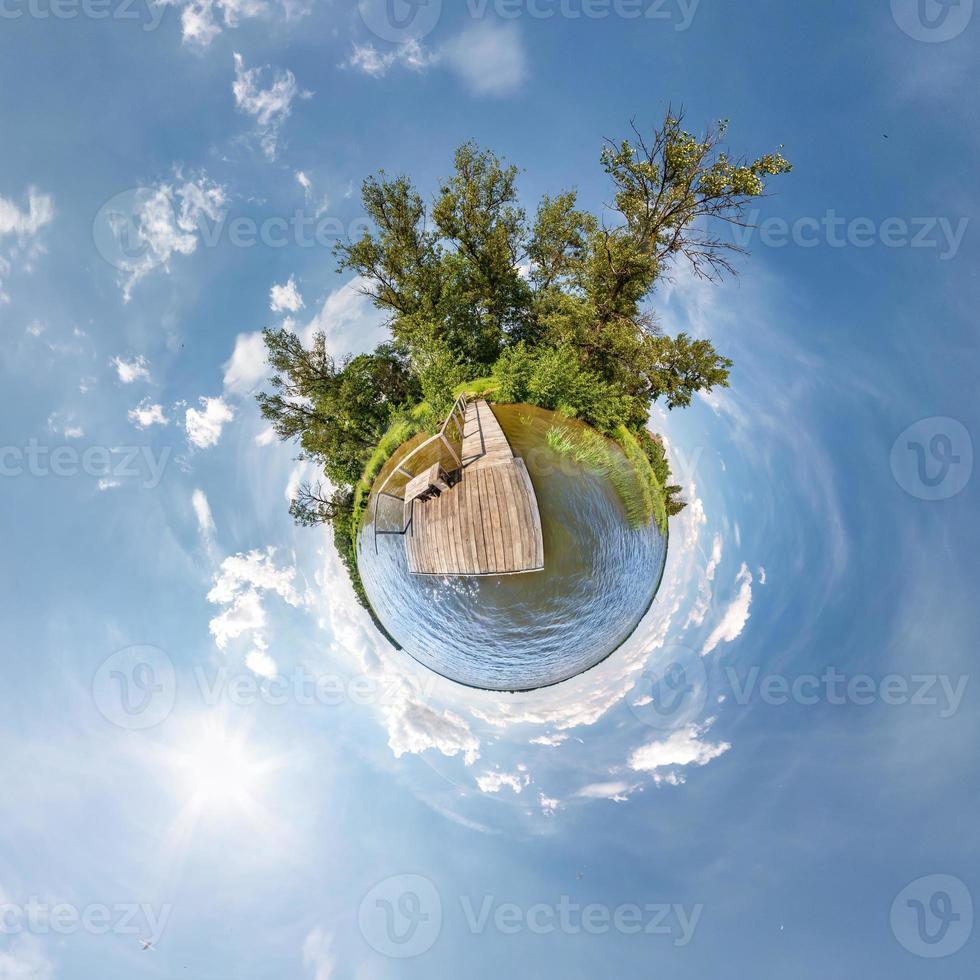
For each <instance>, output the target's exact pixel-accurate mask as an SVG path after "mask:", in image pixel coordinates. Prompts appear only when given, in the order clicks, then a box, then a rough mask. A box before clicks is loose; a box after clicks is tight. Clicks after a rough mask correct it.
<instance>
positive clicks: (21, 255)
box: [0, 187, 54, 303]
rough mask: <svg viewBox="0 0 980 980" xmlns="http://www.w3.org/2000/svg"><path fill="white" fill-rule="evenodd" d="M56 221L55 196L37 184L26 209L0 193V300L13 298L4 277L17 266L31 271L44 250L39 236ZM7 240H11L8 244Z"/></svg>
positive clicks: (29, 197)
mask: <svg viewBox="0 0 980 980" xmlns="http://www.w3.org/2000/svg"><path fill="white" fill-rule="evenodd" d="M53 220H54V199H53V198H52V197H51V196H50V195H49V194H39V193H38V192H37V191H36V190H35V189H34V188H33V187H32V188H29V189H28V191H27V210H26V211H25V210H21V208H19V207H18V206H17V204H15V203H14V202H13V201H11V200H9V199H8V198H6V197H3V196H2V195H0V303H5V302H7V301H8V300H9V299H10V297H9V296H8V295H7V293H6V291H5V289H4V280H5V279H6V278H7V277H8V276H9V275H10V274H11V273H12V272H13V271H14V269H15V267H16V268H17V269H23V270H24V271H27V272H29V271H30V270H31V268H32V267H33V260H34V259H35V258H36V257H37V256H38V255H40V254H41V253H42V252H43V251H44V249H43V247H42V246H41V245H40V244H38V242H37V236H38V234H39V232H40V231H41V229H42V228H44V227H45V225H48V224H50V223H51V222H52V221H53ZM4 239H11V241H9V242H7V243H5V242H4Z"/></svg>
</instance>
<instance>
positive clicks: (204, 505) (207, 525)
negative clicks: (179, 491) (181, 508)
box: [191, 490, 214, 538]
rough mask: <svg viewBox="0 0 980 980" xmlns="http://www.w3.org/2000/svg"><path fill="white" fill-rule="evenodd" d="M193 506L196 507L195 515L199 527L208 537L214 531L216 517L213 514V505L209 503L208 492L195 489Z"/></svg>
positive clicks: (192, 497)
mask: <svg viewBox="0 0 980 980" xmlns="http://www.w3.org/2000/svg"><path fill="white" fill-rule="evenodd" d="M191 506H192V507H193V508H194V515H195V516H196V517H197V527H198V530H199V531H200V532H201V534H202V535H203V536H204V537H205V538H207V537H209V536H210V535H211V534H213V533H214V517H212V515H211V505H210V504H209V503H208V498H207V494H205V492H204V491H203V490H195V491H194V492H193V493H192V494H191Z"/></svg>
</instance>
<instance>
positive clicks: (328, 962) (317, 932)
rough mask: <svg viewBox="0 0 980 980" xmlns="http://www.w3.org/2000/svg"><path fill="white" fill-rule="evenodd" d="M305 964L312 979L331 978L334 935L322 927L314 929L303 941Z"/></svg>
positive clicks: (323, 979)
mask: <svg viewBox="0 0 980 980" xmlns="http://www.w3.org/2000/svg"><path fill="white" fill-rule="evenodd" d="M303 965H304V966H305V967H306V968H307V970H309V971H310V976H311V977H312V980H330V978H331V977H332V976H333V969H334V959H333V937H332V936H330V935H329V934H328V933H326V932H324V931H323V930H322V929H314V930H312V931H311V932H310V934H309V935H308V936H307V937H306V939H305V940H304V941H303Z"/></svg>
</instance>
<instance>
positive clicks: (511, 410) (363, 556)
mask: <svg viewBox="0 0 980 980" xmlns="http://www.w3.org/2000/svg"><path fill="white" fill-rule="evenodd" d="M493 411H494V414H495V415H496V416H497V418H498V420H499V421H500V424H501V427H502V428H503V430H504V432H505V433H506V435H507V438H508V439H509V440H510V444H511V446H512V447H513V449H514V452H515V453H516V454H517V455H518V456H521V457H523V459H524V461H525V463H526V464H527V468H528V472H529V473H530V475H531V481H532V482H533V484H534V489H535V492H536V493H537V497H538V508H539V510H540V512H541V524H542V530H543V533H544V563H545V567H544V571H542V572H533V573H529V574H525V575H502V576H492V577H486V578H484V577H481V578H461V577H455V578H451V577H445V578H443V577H434V576H421V575H413V574H411V572H409V570H408V562H407V558H406V555H405V542H404V539H403V538H402V537H401V536H398V535H375V534H374V528H373V526H372V524H371V522H370V520H369V521H368V523H367V524H366V526H365V529H364V531H363V532H362V535H361V541H360V544H359V552H358V565H359V568H360V573H361V578H362V579H363V581H364V586H365V588H366V589H367V593H368V595H369V596H370V598H371V603H372V605H373V606H374V609H375V612H376V613H377V614H378V617H379V618H380V619H381V621H382V623H384V626H385V628H386V629H387V630H388V631H389V632H390V633H391V635H392V636H393V637H394V638H395V639H396V640H397V641H398V642H399V643H400V644H401V645H402V646H403V647H404V649H405V651H406V652H407V653H409V654H410V655H411V656H413V657H414V658H415V659H416V660H418V661H420V662H421V663H423V664H424V665H425V666H426V667H429V668H431V669H432V670H434V671H436V672H437V673H439V674H442V675H443V676H445V677H448V678H450V679H451V680H454V681H458V682H459V683H461V684H467V685H469V686H471V687H479V688H485V689H487V690H497V691H524V690H531V689H533V688H538V687H546V686H548V685H550V684H557V683H558V682H560V681H563V680H567V679H568V678H569V677H574V676H575V675H576V674H579V673H581V672H582V671H583V670H588V668H590V667H593V666H595V664H597V663H599V661H601V660H603V659H605V658H606V657H607V656H609V654H610V653H612V651H613V650H615V649H616V648H617V647H618V646H619V645H620V644H621V643H622V642H623V641H624V640H625V639H626V638H627V637H628V636H629V635H630V634H631V633H632V632H633V630H634V629H635V628H636V626H637V624H638V623H639V621H640V619H642V617H643V615H644V613H645V612H646V611H647V609H648V608H649V606H650V603H651V601H652V600H653V597H654V595H655V594H656V590H657V586H658V584H659V582H660V576H661V573H662V572H663V566H664V561H665V559H666V553H667V545H666V541H665V539H664V538H663V536H662V535H661V534H660V532H659V530H658V529H657V527H656V525H655V524H653V523H651V524H650V525H649V526H647V527H642V528H631V527H630V526H629V524H628V523H627V520H626V515H625V511H624V509H623V506H622V504H621V503H620V500H619V497H618V496H617V495H616V492H615V490H614V489H613V488H612V485H611V484H610V483H609V481H608V480H606V479H605V478H604V477H601V476H599V475H597V474H596V473H594V472H593V471H591V470H590V469H588V468H586V467H584V466H582V465H580V464H577V463H575V462H574V461H572V460H568V459H565V458H563V457H560V456H558V455H557V454H556V453H555V452H553V451H552V450H551V449H550V448H549V447H548V444H547V441H546V434H547V432H548V429H549V428H550V427H551V426H552V425H554V424H556V423H560V424H568V422H567V420H564V419H558V418H557V417H556V416H555V415H554V414H553V413H552V412H548V411H545V410H544V409H539V408H533V407H531V406H527V405H495V406H493ZM375 546H377V551H376V550H375ZM400 655H401V654H397V653H395V652H394V651H393V652H392V656H400Z"/></svg>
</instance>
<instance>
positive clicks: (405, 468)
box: [372, 394, 469, 550]
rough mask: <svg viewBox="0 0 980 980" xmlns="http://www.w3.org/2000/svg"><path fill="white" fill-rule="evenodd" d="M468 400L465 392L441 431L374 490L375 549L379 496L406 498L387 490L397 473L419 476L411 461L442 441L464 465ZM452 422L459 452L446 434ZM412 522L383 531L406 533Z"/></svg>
mask: <svg viewBox="0 0 980 980" xmlns="http://www.w3.org/2000/svg"><path fill="white" fill-rule="evenodd" d="M468 402H469V399H468V398H467V396H466V395H465V394H463V395H460V396H459V398H457V399H456V401H455V402H454V403H453V407H452V408H451V409H450V410H449V414H448V415H447V416H446V419H445V421H444V422H443V423H442V425H441V426H440V427H439V431H438V432H437V433H436V434H435V435H434V436H430V437H429V438H428V439H426V440H425V442H423V443H422V444H421V445H420V446H416V447H415V448H414V449H413V450H412V451H411V452H410V453H409V454H408V455H407V456H406V457H405V458H404V459H401V460H399V461H398V464H397V466H395V468H394V469H393V470H392V471H391V472H390V473H389V474H388V475H387V476H386V477H385V481H384V483H382V484H381V486H380V487H379V488H378V489H377V490H376V491H374V520H373V521H372V524H373V525H374V547H375V550H377V547H378V498H379V497H381V496H386V497H392V498H393V499H395V500H404V499H405V497H404V493H403V494H402V496H401V497H399V496H398V494H397V493H391V492H389V491H388V490H387V487H388V484H389V483H390V482H391V480H392V479H394V477H395V476H396V474H401V475H402V476H404V477H408V479H411V478H412V477H413V476H417V475H418V474H416V473H413V472H412V470H411V468H410V466H409V463H411V461H412V460H413V459H415V457H416V456H418V455H419V454H420V453H422V452H423V451H424V450H425V449H428V448H429V446H432V445H433V444H435V443H441V444H442V447H445V449H447V450H448V451H449V454H450V455H451V456H452V458H453V459H454V460H455V462H456V468H459V467H461V466H462V465H463V433H464V429H465V426H466V406H467V404H468ZM457 415H461V416H462V417H461V419H457V418H456V416H457ZM450 422H454V423H455V425H456V430H457V434H458V437H459V452H456V450H455V449H454V448H453V444H452V443H451V442H450V437H449V436H447V435H446V429H447V428H448V427H449V423H450ZM406 482H407V481H406ZM396 489H397V488H396ZM402 489H404V488H402ZM410 523H411V521H409V522H408V523H406V522H405V521H404V519H403V520H402V525H403V526H402V529H401V530H400V531H394V532H382V533H394V534H404V533H405V531H406V530H408V524H410Z"/></svg>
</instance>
